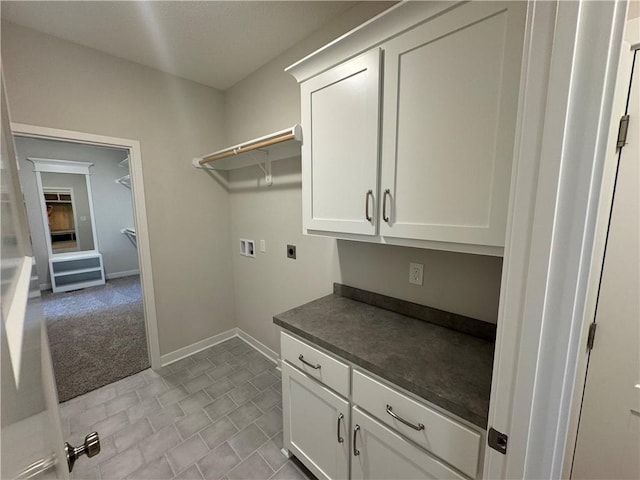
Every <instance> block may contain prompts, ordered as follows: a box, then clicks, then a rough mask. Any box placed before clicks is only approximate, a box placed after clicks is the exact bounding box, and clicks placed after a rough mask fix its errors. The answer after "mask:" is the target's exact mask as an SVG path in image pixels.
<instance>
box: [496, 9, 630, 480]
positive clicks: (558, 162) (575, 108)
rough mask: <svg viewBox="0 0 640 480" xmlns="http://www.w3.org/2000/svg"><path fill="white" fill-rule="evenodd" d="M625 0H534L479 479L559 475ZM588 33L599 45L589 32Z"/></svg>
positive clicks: (580, 338)
mask: <svg viewBox="0 0 640 480" xmlns="http://www.w3.org/2000/svg"><path fill="white" fill-rule="evenodd" d="M626 10H627V3H626V0H621V1H619V2H589V1H587V0H580V1H576V2H565V1H561V0H556V1H552V2H548V1H544V0H531V1H529V2H528V6H527V25H526V31H525V43H524V55H523V64H522V76H521V93H520V99H519V113H518V119H517V123H516V142H515V147H514V166H513V172H512V180H511V194H510V207H509V214H508V219H507V236H506V245H505V255H504V263H503V271H502V288H501V291H500V306H499V311H498V325H497V338H496V349H495V356H494V367H493V377H492V388H491V401H490V408H489V421H488V426H487V428H494V429H496V430H498V431H499V432H502V433H505V434H506V435H508V447H507V453H506V454H503V453H500V452H498V451H496V450H494V449H492V448H490V447H487V448H486V453H485V467H484V478H561V477H562V471H563V466H564V463H565V460H566V459H567V458H569V457H570V455H571V453H570V452H568V451H567V449H566V446H567V437H568V435H569V422H570V417H571V409H572V401H573V393H574V389H575V380H576V369H577V365H578V361H579V356H580V352H581V350H582V349H583V348H584V343H583V342H584V340H585V339H584V338H583V335H582V333H583V328H582V327H583V320H584V311H585V304H586V301H587V294H588V288H587V287H588V280H589V269H590V265H591V259H592V255H593V252H594V248H595V247H596V239H595V229H596V220H597V214H598V205H599V199H600V195H601V185H602V182H603V174H604V163H605V156H606V146H607V142H608V135H609V131H610V122H611V111H612V103H613V93H614V90H615V83H616V76H617V67H618V59H619V55H620V50H621V43H622V32H623V29H624V21H625V17H626ZM594 32H595V33H597V35H598V39H599V40H598V42H595V41H594V39H593V35H594Z"/></svg>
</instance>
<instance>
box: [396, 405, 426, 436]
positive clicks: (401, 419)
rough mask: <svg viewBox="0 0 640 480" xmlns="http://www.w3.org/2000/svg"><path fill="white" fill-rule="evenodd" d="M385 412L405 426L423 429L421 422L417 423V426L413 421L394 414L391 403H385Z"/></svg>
mask: <svg viewBox="0 0 640 480" xmlns="http://www.w3.org/2000/svg"><path fill="white" fill-rule="evenodd" d="M387 413H388V414H389V415H391V416H392V417H393V418H395V419H396V420H398V421H400V422H402V423H404V424H405V425H406V426H408V427H411V428H413V429H414V430H418V431H420V430H424V425H423V424H421V423H418V426H415V425H414V424H413V423H411V422H408V421H406V420H405V419H404V418H402V417H399V416H398V415H396V414H395V413H393V408H391V405H387Z"/></svg>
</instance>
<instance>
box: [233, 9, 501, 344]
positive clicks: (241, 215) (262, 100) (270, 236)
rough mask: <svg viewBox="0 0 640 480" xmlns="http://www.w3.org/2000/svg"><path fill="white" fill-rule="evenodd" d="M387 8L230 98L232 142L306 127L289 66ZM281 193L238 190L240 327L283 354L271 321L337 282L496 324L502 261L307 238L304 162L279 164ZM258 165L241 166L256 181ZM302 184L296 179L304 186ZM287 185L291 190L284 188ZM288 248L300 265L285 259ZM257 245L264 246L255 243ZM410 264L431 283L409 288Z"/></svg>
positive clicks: (358, 14)
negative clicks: (242, 249)
mask: <svg viewBox="0 0 640 480" xmlns="http://www.w3.org/2000/svg"><path fill="white" fill-rule="evenodd" d="M388 6H389V4H381V3H374V4H365V5H359V6H357V7H355V8H353V9H351V10H350V11H348V12H347V13H346V14H345V15H344V16H342V17H341V18H340V19H338V21H335V22H333V23H332V24H331V25H329V26H327V27H325V28H324V29H322V30H321V31H318V32H315V33H314V34H313V35H311V36H310V37H309V38H307V39H306V40H305V41H303V42H301V43H299V44H298V45H296V46H294V47H293V48H292V49H290V50H289V51H287V52H285V53H284V54H283V55H281V56H280V57H278V58H276V59H275V60H273V61H272V62H270V63H268V64H267V65H265V66H263V67H262V68H261V69H259V70H258V71H256V72H255V73H254V74H252V75H250V76H249V77H247V78H246V79H244V80H242V81H241V82H239V83H238V84H236V85H235V86H234V87H232V88H231V89H229V90H228V91H227V92H226V96H225V106H226V107H225V118H226V126H227V141H228V143H229V144H234V143H238V142H241V141H243V140H248V139H251V138H253V137H257V136H261V135H265V134H267V133H269V132H273V131H276V130H279V129H283V128H286V127H288V126H291V125H293V124H294V123H299V122H300V93H299V87H298V85H297V83H296V81H295V80H294V78H293V77H291V76H290V75H288V74H286V73H285V72H284V71H283V70H284V68H285V67H286V66H288V65H290V64H291V63H293V62H295V61H297V60H299V59H300V58H302V57H304V56H305V55H307V54H308V53H311V52H312V51H314V50H315V49H317V48H319V47H321V46H322V45H324V44H325V43H327V42H328V41H330V40H331V39H333V38H336V37H337V36H339V35H340V34H341V33H344V32H346V31H348V30H349V29H350V28H352V27H354V26H357V25H359V24H361V23H362V22H363V21H365V20H366V19H368V18H370V17H372V16H373V15H374V14H375V13H377V12H378V11H380V10H383V9H384V8H385V7H388ZM274 169H275V170H274V172H275V180H274V182H275V184H274V186H273V187H261V188H249V189H248V190H241V191H238V192H235V193H232V194H231V242H232V258H233V262H234V284H235V291H236V318H237V322H238V326H239V327H240V328H241V329H243V330H244V331H246V332H247V333H249V334H250V335H252V336H254V337H255V338H257V339H258V340H260V341H261V342H263V343H264V344H266V345H267V346H268V347H270V348H271V349H273V350H275V351H279V344H278V335H277V329H276V328H275V326H274V325H273V323H272V316H273V315H274V314H276V313H278V312H281V311H284V310H287V309H289V308H292V307H294V306H296V305H299V304H301V303H304V302H306V301H309V300H311V299H313V298H317V297H319V296H322V295H325V294H328V293H330V292H331V289H332V283H333V282H334V281H337V282H343V283H345V284H348V285H352V286H355V287H359V288H364V289H367V290H371V291H375V292H379V293H383V294H386V295H391V296H394V297H397V298H402V299H405V300H409V301H413V302H416V303H421V304H425V305H430V306H433V307H436V308H441V309H444V310H448V311H452V312H455V313H459V314H463V315H468V316H471V317H475V318H478V319H481V320H484V321H487V322H492V323H495V322H496V318H497V311H498V301H499V290H500V275H501V269H502V259H500V258H494V257H484V256H476V255H465V254H456V253H449V252H438V251H434V250H422V249H413V248H401V247H393V246H388V245H372V244H366V243H360V242H348V241H336V240H332V239H328V238H318V237H309V236H304V235H302V212H301V186H300V183H299V181H300V160H299V159H296V160H287V161H283V162H278V163H274ZM260 176H261V173H260V170H259V169H258V168H245V169H241V170H236V171H234V172H232V174H231V177H230V178H231V180H232V182H237V183H238V185H243V186H244V185H249V184H251V181H253V183H254V184H255V180H256V179H257V178H259V177H260ZM296 181H297V183H296ZM283 183H284V184H285V186H283V185H282V184H283ZM239 238H249V239H254V240H256V242H259V240H260V239H265V240H266V243H267V251H266V253H260V252H259V251H258V253H257V254H256V258H255V259H248V258H244V257H241V256H240V255H239V254H238V253H237V251H238V247H237V246H236V245H235V244H236V243H238V241H239ZM287 243H293V244H296V245H297V247H298V259H297V260H290V259H287V258H286V255H285V248H286V244H287ZM257 245H258V243H257ZM409 262H419V263H422V264H424V285H423V286H415V285H410V284H409V283H408V277H409Z"/></svg>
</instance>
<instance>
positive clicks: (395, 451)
mask: <svg viewBox="0 0 640 480" xmlns="http://www.w3.org/2000/svg"><path fill="white" fill-rule="evenodd" d="M281 346H282V404H283V427H284V439H283V440H284V442H283V447H284V449H285V450H288V451H289V452H290V453H291V454H293V455H295V456H296V457H297V458H298V460H300V461H301V462H302V463H303V464H304V465H306V467H307V468H308V469H309V470H311V472H313V474H314V475H316V476H317V477H318V478H319V479H321V480H330V479H353V480H365V479H367V480H369V479H371V480H375V479H379V480H402V479H406V480H415V479H423V478H424V479H429V478H432V479H449V478H455V479H460V480H465V479H466V480H469V479H478V478H480V476H481V473H480V472H482V465H481V459H482V456H483V453H484V449H483V447H482V444H483V439H484V433H483V432H482V431H481V430H480V429H478V428H473V427H472V426H471V425H464V424H463V422H461V421H460V420H458V419H455V418H452V417H450V416H448V415H445V414H444V413H443V412H440V411H437V410H436V409H434V408H433V407H431V406H428V405H426V404H424V403H423V402H420V401H418V400H419V399H412V398H410V397H409V396H407V394H405V393H402V392H401V391H400V390H399V388H398V387H395V386H394V385H391V384H387V383H386V382H382V381H381V380H378V379H376V378H374V377H373V376H370V374H369V373H366V372H364V371H360V369H359V368H357V369H356V368H355V367H354V366H353V365H349V364H347V363H345V362H344V361H342V360H340V359H338V358H334V356H333V355H332V354H330V353H328V352H325V351H321V350H320V349H319V348H318V347H315V346H312V345H308V344H307V343H306V342H305V341H302V340H301V339H298V338H294V337H293V336H292V335H289V334H286V333H284V332H283V333H282V335H281ZM301 358H302V360H304V362H302V361H301ZM323 370H325V371H323ZM394 387H395V388H394ZM349 467H350V468H349Z"/></svg>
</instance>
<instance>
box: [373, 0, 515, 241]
mask: <svg viewBox="0 0 640 480" xmlns="http://www.w3.org/2000/svg"><path fill="white" fill-rule="evenodd" d="M525 13H526V2H513V3H507V2H471V3H467V4H464V5H462V6H460V7H457V8H455V9H453V10H451V11H450V12H447V13H446V14H444V15H440V16H437V17H435V18H434V19H431V20H430V21H428V22H426V23H425V24H423V25H421V26H419V27H416V28H414V29H413V30H410V31H408V32H407V33H405V34H403V35H400V36H398V37H397V38H395V39H393V40H391V41H389V42H388V43H387V44H385V46H384V58H385V60H384V96H383V109H382V110H383V122H382V124H383V132H382V159H381V165H382V166H381V174H382V177H381V195H382V199H381V202H382V206H381V208H382V217H383V219H382V220H381V222H380V234H381V235H383V236H388V237H397V238H410V239H420V240H433V241H442V242H453V243H463V244H475V245H488V246H497V247H503V246H504V241H505V238H504V237H505V228H506V218H507V207H508V203H509V187H510V181H511V164H512V159H513V152H514V135H515V120H516V113H517V103H518V91H519V78H520V63H521V58H522V44H523V33H524V21H525Z"/></svg>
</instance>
